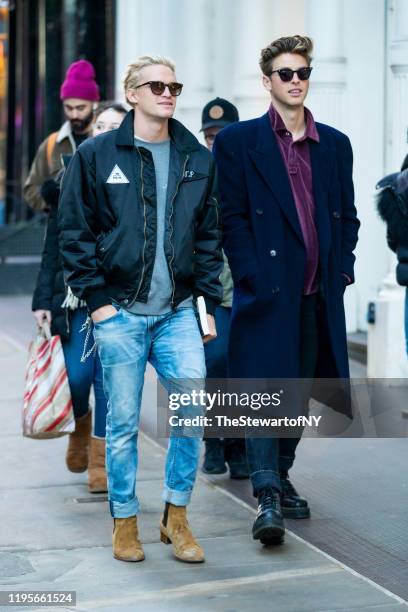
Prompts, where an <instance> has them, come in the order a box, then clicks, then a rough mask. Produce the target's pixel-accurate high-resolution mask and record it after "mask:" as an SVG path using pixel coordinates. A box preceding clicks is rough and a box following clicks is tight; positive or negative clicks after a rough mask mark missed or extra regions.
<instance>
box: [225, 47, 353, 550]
mask: <svg viewBox="0 0 408 612" xmlns="http://www.w3.org/2000/svg"><path fill="white" fill-rule="evenodd" d="M311 51H312V41H311V40H310V39H309V38H307V37H303V36H293V37H284V38H280V39H278V40H276V41H274V42H273V43H271V44H270V45H268V47H266V48H265V49H263V51H262V53H261V60H260V67H261V70H262V72H263V77H262V80H263V85H264V87H265V88H266V89H267V90H268V91H269V93H270V95H271V106H270V108H269V110H268V112H267V113H266V114H265V115H263V116H262V117H260V118H258V119H253V120H250V121H242V122H239V123H236V124H234V125H231V126H229V127H227V128H225V129H224V130H222V131H221V132H220V133H219V134H218V135H217V137H216V140H215V147H214V154H215V158H216V162H217V167H218V176H219V197H220V203H221V210H222V222H223V230H224V249H225V253H226V255H227V257H228V260H229V264H230V267H231V271H232V276H233V279H234V285H235V290H234V301H233V309H232V320H231V332H230V344H229V376H230V377H233V378H308V379H311V378H341V379H347V378H348V377H349V365H348V356H347V338H346V325H345V315H344V304H343V294H344V291H345V288H346V286H347V285H350V284H351V283H353V282H354V271H353V268H354V261H355V257H354V254H353V251H354V249H355V246H356V243H357V234H358V228H359V221H358V219H357V214H356V208H355V206H354V190H353V180H352V163H353V155H352V149H351V145H350V141H349V139H348V137H347V136H345V135H344V134H342V133H341V132H339V131H338V130H336V129H334V128H332V127H329V126H328V125H324V124H321V123H315V121H314V118H313V116H312V113H311V112H310V111H309V110H308V109H306V108H305V106H304V100H305V98H306V95H307V92H308V86H309V77H310V75H311V71H312V68H311V66H310V63H311ZM345 411H346V410H345ZM346 412H347V411H346ZM298 442H299V438H290V437H287V438H286V437H285V438H274V439H272V438H261V437H259V438H249V439H248V440H247V453H248V463H249V467H250V472H251V481H252V486H253V491H254V495H255V496H256V497H257V498H258V506H259V507H258V515H257V518H256V520H255V523H254V526H253V537H254V538H255V539H259V540H261V542H263V543H273V542H280V541H282V539H283V535H284V522H283V516H290V517H293V518H306V517H308V516H309V515H310V510H309V506H308V503H307V501H306V499H304V498H302V497H300V496H299V495H298V493H297V491H296V490H295V488H294V487H293V485H292V484H291V482H290V480H289V477H288V471H289V469H290V468H291V467H292V465H293V462H294V458H295V450H296V446H297V444H298Z"/></svg>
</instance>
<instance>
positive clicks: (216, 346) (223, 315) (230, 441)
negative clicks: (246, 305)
mask: <svg viewBox="0 0 408 612" xmlns="http://www.w3.org/2000/svg"><path fill="white" fill-rule="evenodd" d="M215 324H216V328H217V337H216V338H215V340H212V341H211V342H209V343H208V344H205V345H204V351H205V364H206V368H207V378H208V379H210V380H209V381H208V383H207V384H208V388H209V389H211V379H212V378H214V379H221V380H222V379H226V378H227V359H228V338H229V333H230V324H231V308H227V307H225V306H217V308H216V310H215ZM217 386H218V385H217ZM214 391H216V390H215V389H214ZM204 440H205V441H210V440H218V441H220V438H204ZM224 447H225V448H226V449H228V450H229V449H235V450H237V451H239V452H240V453H241V454H242V455H243V456H245V439H244V438H225V439H224ZM228 450H227V455H229V452H228Z"/></svg>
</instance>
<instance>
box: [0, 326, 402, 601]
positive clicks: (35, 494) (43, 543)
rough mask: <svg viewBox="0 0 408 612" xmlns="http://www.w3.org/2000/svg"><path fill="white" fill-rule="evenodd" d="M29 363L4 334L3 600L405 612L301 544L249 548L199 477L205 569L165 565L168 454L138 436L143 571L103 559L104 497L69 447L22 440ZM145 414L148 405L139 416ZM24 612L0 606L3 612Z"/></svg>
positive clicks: (0, 403)
mask: <svg viewBox="0 0 408 612" xmlns="http://www.w3.org/2000/svg"><path fill="white" fill-rule="evenodd" d="M25 359H26V355H25V352H24V351H23V350H22V349H21V348H20V345H19V344H18V342H13V340H11V339H10V338H8V339H6V337H5V336H2V335H1V332H0V371H1V373H2V376H1V381H0V410H1V415H2V428H1V433H0V437H1V449H2V469H1V472H0V487H1V490H2V521H1V523H0V583H1V590H25V591H30V590H74V591H76V592H77V605H76V607H75V608H74V607H67V606H66V607H58V608H57V607H50V608H32V609H33V610H36V609H37V610H38V609H44V610H45V609H48V610H58V609H65V610H78V611H83V610H106V611H109V612H116V611H122V610H123V611H125V612H126V611H129V612H130V611H132V612H134V611H143V612H145V611H146V612H148V611H150V610H154V611H157V612H158V611H160V612H161V611H166V612H167V611H173V610H177V611H178V612H179V611H184V610H185V611H188V612H193V611H194V612H195V611H200V612H201V611H202V612H208V611H212V610H217V611H225V612H227V611H228V612H233V611H237V612H246V611H251V612H255V611H256V610H262V611H264V610H276V611H278V612H286V611H292V612H306V611H310V612H317V611H322V612H323V611H329V610H330V611H334V610H347V611H350V610H359V611H363V610H373V611H375V612H388V611H393V610H397V609H401V610H402V609H407V607H406V604H404V603H403V602H402V600H401V599H399V598H397V597H396V596H393V595H392V594H390V593H389V592H387V591H385V590H384V589H382V588H379V587H377V586H376V585H374V583H371V582H370V581H367V580H366V579H363V578H361V577H360V576H359V575H357V574H356V573H354V572H352V571H350V570H348V569H347V568H346V567H344V566H342V565H340V564H338V563H337V562H336V561H334V560H333V559H331V558H330V557H328V556H327V555H324V554H323V553H321V552H320V551H318V550H317V549H314V548H313V547H312V546H311V545H309V544H307V543H306V542H304V541H303V540H302V539H301V538H299V537H297V536H294V535H291V534H287V536H286V541H285V544H284V545H283V546H281V547H277V548H263V547H262V546H260V545H259V543H256V542H254V541H253V540H252V539H251V535H250V527H251V524H252V521H253V518H254V512H253V510H252V509H251V508H250V507H249V506H247V505H246V504H245V503H244V502H241V501H239V500H238V499H236V498H234V497H233V496H231V495H230V494H228V493H227V492H225V491H223V490H222V489H221V488H220V487H218V486H217V485H216V484H213V483H211V482H210V481H208V480H206V479H205V478H204V477H202V476H200V477H199V479H198V483H197V487H196V491H195V494H194V497H193V503H192V505H191V510H190V517H191V524H192V527H193V530H194V533H195V534H196V535H197V537H198V538H199V540H200V542H201V543H202V545H203V547H204V549H205V552H206V563H204V564H203V565H187V564H183V563H181V562H178V561H176V560H174V559H173V557H172V554H171V547H170V546H164V545H163V544H162V543H160V542H159V530H158V524H159V520H160V514H161V509H162V503H161V501H160V495H161V486H162V473H163V455H164V451H163V450H162V449H161V448H160V446H158V445H157V444H156V443H155V442H153V441H151V440H149V439H148V438H147V437H146V436H144V435H142V436H140V458H141V459H140V471H139V478H138V494H139V496H140V498H141V500H142V513H141V516H140V528H141V535H142V538H143V542H144V546H145V552H146V561H144V562H143V563H140V564H131V563H129V564H127V563H121V562H119V561H115V560H114V559H113V558H112V553H111V541H110V540H111V530H112V522H111V519H110V517H109V513H108V504H107V502H106V497H104V496H95V495H93V496H92V495H90V494H89V493H88V490H87V487H86V474H79V475H75V474H71V473H69V472H68V471H67V470H66V468H65V465H64V452H65V446H66V440H65V439H57V440H48V441H36V440H29V439H24V438H23V437H22V436H21V434H20V410H21V397H22V390H23V374H24V365H25ZM146 409H148V406H145V410H146ZM9 609H17V610H29V609H31V608H30V607H14V608H9V607H1V606H0V610H9Z"/></svg>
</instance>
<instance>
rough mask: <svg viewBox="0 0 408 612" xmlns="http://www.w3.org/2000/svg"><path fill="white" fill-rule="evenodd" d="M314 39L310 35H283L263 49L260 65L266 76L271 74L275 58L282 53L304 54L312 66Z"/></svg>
mask: <svg viewBox="0 0 408 612" xmlns="http://www.w3.org/2000/svg"><path fill="white" fill-rule="evenodd" d="M312 51H313V41H312V39H311V38H309V37H308V36H299V35H298V34H297V35H296V36H282V37H281V38H278V39H277V40H274V41H273V42H271V44H270V45H268V46H267V47H265V49H262V51H261V59H260V60H259V65H260V67H261V70H262V72H263V73H264V75H265V76H271V72H272V64H273V60H274V59H275V58H276V57H278V56H279V55H282V53H297V54H298V55H302V57H304V58H305V60H306V61H307V64H308V66H310V64H311V61H312V56H311V53H312Z"/></svg>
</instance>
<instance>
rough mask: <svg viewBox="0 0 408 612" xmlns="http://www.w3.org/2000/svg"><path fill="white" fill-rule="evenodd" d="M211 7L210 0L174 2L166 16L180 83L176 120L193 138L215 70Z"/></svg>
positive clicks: (208, 98)
mask: <svg viewBox="0 0 408 612" xmlns="http://www.w3.org/2000/svg"><path fill="white" fill-rule="evenodd" d="M170 4H172V3H170ZM212 5H213V1H212V0H194V2H191V1H190V0H177V2H175V6H174V5H173V4H172V10H171V15H170V20H171V22H172V23H173V25H174V27H173V28H172V31H173V34H174V36H176V37H178V39H179V40H178V41H177V43H176V44H177V58H179V59H178V60H177V76H178V78H179V79H180V80H182V81H183V83H184V90H183V93H182V95H181V96H180V98H179V100H178V102H177V117H178V118H179V119H180V120H181V121H182V122H183V123H184V124H185V125H186V127H187V128H189V129H190V130H191V131H192V132H194V133H195V134H197V133H198V130H199V129H200V125H201V110H202V108H203V106H204V104H206V102H208V101H209V100H210V99H211V97H212V91H213V71H214V70H215V69H216V61H215V60H214V57H213V50H212V40H213V35H212V25H213V21H212V17H213V6H212ZM173 6H174V8H173ZM176 7H177V8H176Z"/></svg>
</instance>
